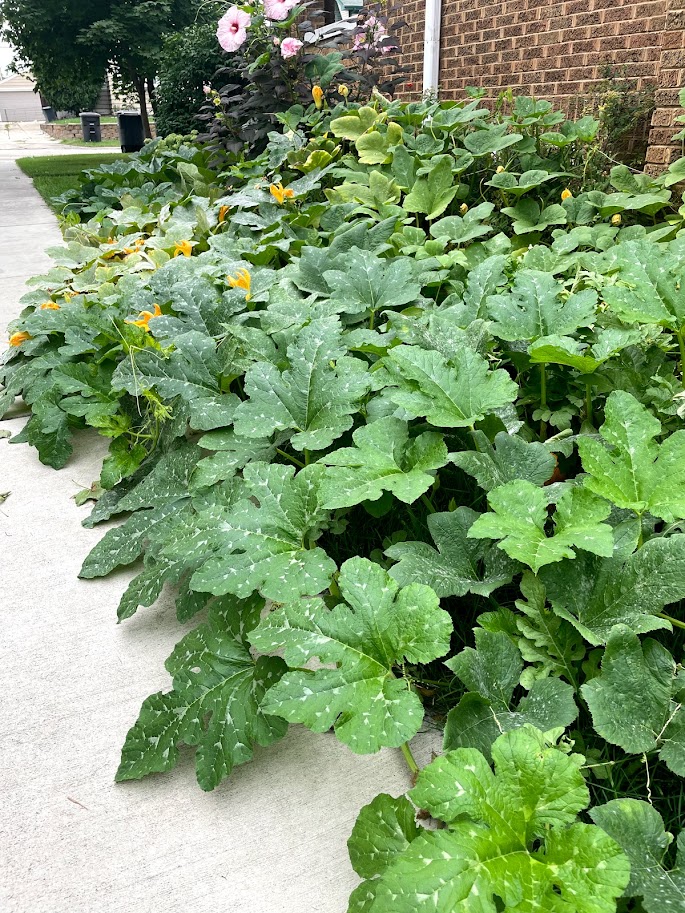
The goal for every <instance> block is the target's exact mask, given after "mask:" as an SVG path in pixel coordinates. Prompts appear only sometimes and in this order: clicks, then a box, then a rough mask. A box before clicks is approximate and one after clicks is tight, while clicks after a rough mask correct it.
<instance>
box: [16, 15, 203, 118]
mask: <svg viewBox="0 0 685 913" xmlns="http://www.w3.org/2000/svg"><path fill="white" fill-rule="evenodd" d="M196 9H197V7H196V4H195V3H194V2H190V3H188V2H181V0H142V2H141V0H66V3H64V2H58V0H0V20H4V22H5V25H4V27H3V30H2V34H3V36H4V37H5V38H6V39H7V40H8V41H9V42H10V44H12V46H13V47H15V48H16V49H17V53H18V55H19V61H20V64H23V65H24V66H25V67H27V68H30V70H31V72H32V73H33V75H34V78H35V79H36V81H37V83H38V87H39V89H40V91H41V92H42V93H43V94H44V95H45V96H46V97H47V98H48V99H49V100H50V101H51V102H52V103H53V104H55V105H57V106H58V107H62V106H65V107H68V108H69V109H75V108H83V107H92V106H93V104H94V103H95V101H96V99H97V95H98V92H99V91H100V88H101V86H102V83H103V80H104V77H105V73H106V72H107V70H110V71H111V72H112V73H113V75H114V78H115V82H116V83H117V85H118V87H119V88H120V89H122V90H123V91H134V92H135V93H136V95H137V96H138V101H139V103H140V110H141V114H142V116H143V124H144V127H145V132H146V135H147V136H150V135H151V134H150V122H149V117H148V110H147V97H149V99H150V101H151V102H152V105H153V108H154V105H155V91H154V81H155V77H156V75H157V69H158V65H159V55H160V52H161V49H162V43H163V40H164V36H165V35H166V34H167V33H168V32H171V31H174V30H177V29H180V28H183V27H184V26H186V25H189V24H190V23H191V22H192V21H193V20H194V19H195V14H196ZM75 86H81V87H82V89H81V90H80V91H78V90H77V91H75V89H74V87H75ZM146 96H147V97H146ZM84 102H87V104H84Z"/></svg>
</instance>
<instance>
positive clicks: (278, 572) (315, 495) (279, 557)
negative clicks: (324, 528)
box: [162, 463, 335, 602]
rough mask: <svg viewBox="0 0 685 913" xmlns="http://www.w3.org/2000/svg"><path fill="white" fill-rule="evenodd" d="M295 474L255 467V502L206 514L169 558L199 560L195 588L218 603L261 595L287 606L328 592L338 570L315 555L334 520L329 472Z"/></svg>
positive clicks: (251, 479) (313, 469)
mask: <svg viewBox="0 0 685 913" xmlns="http://www.w3.org/2000/svg"><path fill="white" fill-rule="evenodd" d="M294 472H295V470H294V467H292V466H282V465H280V464H272V465H269V464H267V463H250V464H249V465H247V466H246V467H245V469H244V470H243V477H244V479H245V483H246V486H247V491H248V493H249V495H251V497H249V498H245V499H243V500H241V501H239V502H238V503H237V504H235V505H231V506H229V507H227V508H221V507H218V508H217V507H209V508H207V509H206V510H204V511H199V512H198V516H197V521H196V528H195V529H193V530H191V531H190V532H189V535H187V536H180V537H179V538H178V540H177V541H176V542H174V543H170V544H169V545H168V546H167V547H166V548H165V549H163V551H162V554H163V555H166V556H167V557H170V558H173V557H185V558H189V557H190V556H191V555H193V554H194V552H195V553H196V556H197V557H198V559H199V560H200V561H201V566H200V567H199V568H198V570H197V571H195V573H194V574H193V577H192V580H191V585H192V587H193V589H195V590H199V591H201V592H208V593H213V594H214V595H215V596H222V595H224V594H225V593H233V594H234V595H235V596H240V597H241V598H246V597H248V596H250V595H251V594H252V593H254V592H255V591H257V590H258V591H259V592H260V593H261V594H262V595H263V596H265V597H266V598H268V599H273V600H274V601H276V602H284V601H286V600H291V599H297V598H298V597H299V596H304V595H313V594H315V593H319V592H321V591H322V590H325V589H326V588H327V587H328V585H329V583H330V580H331V576H332V575H333V573H334V571H335V564H334V562H333V561H331V559H330V558H329V557H328V556H327V555H326V553H325V552H324V551H323V550H322V549H320V548H314V547H312V544H313V542H314V541H315V540H316V539H317V538H318V536H319V535H320V532H321V525H322V524H323V523H325V522H326V520H327V519H328V514H327V513H326V512H325V511H324V510H323V509H322V508H321V505H320V500H319V486H320V483H321V477H322V475H323V473H324V467H323V466H318V465H315V464H314V465H311V466H308V467H307V468H305V469H303V470H302V471H301V472H299V473H298V474H297V475H296V476H294ZM293 476H294V477H293ZM255 502H257V503H255Z"/></svg>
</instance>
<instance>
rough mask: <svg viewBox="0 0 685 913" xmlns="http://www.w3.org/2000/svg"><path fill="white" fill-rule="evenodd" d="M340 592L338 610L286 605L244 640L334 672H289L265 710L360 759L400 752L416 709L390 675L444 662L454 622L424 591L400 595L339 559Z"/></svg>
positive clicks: (359, 562)
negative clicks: (328, 735) (409, 666)
mask: <svg viewBox="0 0 685 913" xmlns="http://www.w3.org/2000/svg"><path fill="white" fill-rule="evenodd" d="M338 585H339V587H340V592H341V593H342V596H343V599H344V600H345V602H343V603H340V604H339V605H337V606H336V607H335V608H334V609H332V610H329V609H327V608H326V606H325V604H324V603H323V601H322V600H320V599H312V600H306V601H301V602H288V603H287V604H285V605H283V606H281V607H280V608H278V609H276V610H275V611H273V612H272V613H271V614H270V615H268V616H267V617H266V618H265V619H264V620H263V621H262V622H261V624H260V625H259V627H258V628H257V629H256V630H255V631H253V632H252V633H251V634H250V641H251V643H252V645H253V646H254V647H255V648H256V649H257V650H260V651H264V652H267V651H274V650H283V651H284V653H283V655H284V657H285V660H286V662H287V663H288V665H289V666H295V667H301V666H304V665H305V664H306V663H308V662H309V661H310V660H312V659H318V660H319V661H320V662H321V663H323V664H326V665H328V664H334V668H322V669H316V670H309V669H302V668H297V669H296V670H295V671H291V672H288V673H286V675H285V676H284V677H283V678H282V679H281V681H280V682H279V683H278V684H277V685H275V686H274V687H273V688H272V689H271V690H270V691H269V692H268V693H267V695H266V697H265V698H264V701H263V705H262V709H263V711H264V712H265V713H269V714H276V715H278V716H282V717H284V718H285V719H286V720H288V721H289V722H293V723H304V725H305V726H307V727H308V728H310V729H312V730H313V731H314V732H326V731H327V730H328V729H330V728H331V726H334V727H335V733H336V735H337V737H338V738H339V739H340V741H341V742H344V743H345V744H346V745H348V746H349V747H350V748H351V749H352V751H354V752H356V753H357V754H367V753H370V752H374V751H378V750H379V749H380V748H382V747H383V746H390V747H395V748H397V747H398V746H399V745H401V744H402V743H403V742H406V741H407V740H408V739H411V738H412V737H413V736H414V735H416V733H417V732H418V729H419V726H420V725H421V721H422V719H423V707H422V706H421V701H420V700H419V698H418V697H417V695H416V694H415V693H414V692H413V691H412V690H411V688H410V687H409V684H408V682H407V681H406V679H404V678H396V677H395V675H394V672H393V668H394V667H395V666H399V665H401V664H403V663H404V662H411V663H427V662H430V661H431V660H433V659H436V658H437V657H439V656H442V655H444V654H445V653H446V652H447V651H448V650H449V641H450V634H451V632H452V622H451V620H450V617H449V615H448V614H447V612H444V611H443V610H442V609H441V608H440V607H439V602H438V598H437V596H436V595H435V593H434V592H433V590H431V589H430V588H429V587H427V586H420V585H418V584H412V585H411V586H408V587H403V588H402V589H400V588H399V587H398V586H397V584H396V583H395V581H394V580H393V579H392V578H391V577H389V576H388V574H387V573H386V572H385V571H384V570H383V568H381V567H379V566H378V565H377V564H374V563H373V562H371V561H368V560H366V559H365V558H351V559H350V560H349V561H346V562H345V563H344V564H343V565H342V567H341V569H340V578H339V581H338Z"/></svg>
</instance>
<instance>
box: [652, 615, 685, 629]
mask: <svg viewBox="0 0 685 913" xmlns="http://www.w3.org/2000/svg"><path fill="white" fill-rule="evenodd" d="M656 614H657V615H658V616H659V618H664V619H666V621H670V622H671V624H672V625H675V626H676V628H682V629H683V630H684V631H685V621H678V619H677V618H673V616H672V615H667V614H666V613H665V612H657V613H656Z"/></svg>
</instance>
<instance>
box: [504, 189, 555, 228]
mask: <svg viewBox="0 0 685 913" xmlns="http://www.w3.org/2000/svg"><path fill="white" fill-rule="evenodd" d="M501 212H503V213H504V215H506V216H509V217H510V218H511V219H513V221H514V224H513V226H512V227H513V229H514V232H515V233H516V234H517V235H526V234H529V233H530V232H533V231H544V230H545V229H546V228H549V227H550V225H566V222H567V221H568V216H567V213H566V210H565V209H564V207H563V206H560V205H559V204H558V203H552V205H551V206H545V208H544V209H542V207H541V206H540V204H539V203H537V202H536V201H535V200H533V199H531V198H530V197H524V199H522V200H519V201H518V203H517V204H516V205H515V206H503V207H502V210H501Z"/></svg>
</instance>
